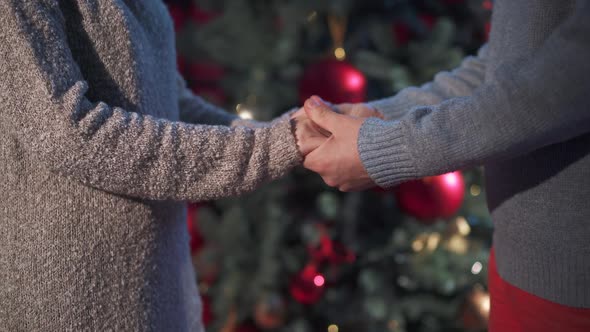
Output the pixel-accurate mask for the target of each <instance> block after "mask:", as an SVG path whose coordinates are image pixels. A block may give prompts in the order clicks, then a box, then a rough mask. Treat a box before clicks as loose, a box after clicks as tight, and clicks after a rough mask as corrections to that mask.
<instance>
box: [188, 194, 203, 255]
mask: <svg viewBox="0 0 590 332" xmlns="http://www.w3.org/2000/svg"><path fill="white" fill-rule="evenodd" d="M199 206H200V205H199V204H189V205H188V209H187V228H188V234H189V236H190V248H191V253H192V254H196V253H197V252H199V250H201V249H202V248H203V246H204V245H205V239H204V238H203V235H202V234H201V232H200V231H199V226H198V218H197V216H198V210H199Z"/></svg>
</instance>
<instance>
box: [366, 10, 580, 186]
mask: <svg viewBox="0 0 590 332" xmlns="http://www.w3.org/2000/svg"><path fill="white" fill-rule="evenodd" d="M578 6H579V7H578V8H577V10H576V11H575V12H574V13H573V14H572V15H571V16H570V17H569V18H568V19H567V20H565V21H564V22H563V23H562V24H561V25H560V26H559V27H557V28H556V29H555V30H554V31H553V33H552V34H551V35H550V36H549V37H548V38H547V39H546V40H545V42H544V43H543V45H542V46H541V47H540V48H539V49H537V50H536V51H535V52H534V53H533V54H532V55H530V56H529V57H526V58H522V59H517V60H513V61H507V62H506V63H504V64H503V65H502V66H500V67H499V68H498V69H497V70H495V71H494V73H493V77H494V78H493V79H489V80H487V81H486V83H485V84H483V85H482V86H481V87H480V88H478V89H477V90H476V91H475V92H474V93H473V95H471V96H467V97H457V98H452V99H449V100H446V101H444V102H442V103H440V104H437V105H433V106H418V107H415V108H413V109H412V110H411V111H410V112H409V113H408V114H407V115H405V116H404V117H403V118H401V119H400V120H398V121H390V122H387V121H380V120H377V119H369V120H366V121H365V122H364V124H363V126H362V127H361V130H360V134H359V140H358V148H359V153H360V156H361V160H362V161H363V164H364V166H365V168H366V169H367V171H368V173H369V174H370V176H371V177H372V178H373V180H374V181H375V182H376V183H377V184H379V185H380V186H384V187H388V186H393V185H395V184H397V183H400V182H402V181H405V180H409V179H413V178H418V177H423V176H429V175H435V174H441V173H444V172H448V171H452V170H456V169H462V168H466V167H471V166H475V165H480V164H484V163H486V162H488V161H492V160H498V159H506V158H510V157H514V156H518V155H522V154H526V153H528V152H531V151H534V150H537V149H539V148H542V147H544V146H548V145H551V144H555V143H558V142H564V141H567V140H569V139H572V138H575V137H577V136H579V135H581V134H584V133H587V132H589V131H590V112H589V111H588V91H590V62H589V61H588V59H589V58H590V19H589V18H590V3H589V2H587V1H580V2H578Z"/></svg>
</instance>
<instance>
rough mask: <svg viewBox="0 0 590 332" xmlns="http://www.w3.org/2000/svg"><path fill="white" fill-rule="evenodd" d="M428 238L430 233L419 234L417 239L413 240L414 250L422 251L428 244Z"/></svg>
mask: <svg viewBox="0 0 590 332" xmlns="http://www.w3.org/2000/svg"><path fill="white" fill-rule="evenodd" d="M427 238H428V235H426V234H420V235H418V236H417V237H416V239H414V241H412V250H414V252H419V251H422V249H424V247H425V246H426V240H427Z"/></svg>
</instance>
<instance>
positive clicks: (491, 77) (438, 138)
mask: <svg viewBox="0 0 590 332" xmlns="http://www.w3.org/2000/svg"><path fill="white" fill-rule="evenodd" d="M589 93H590V2H589V1H586V0H579V1H575V0H565V1H554V0H497V1H495V3H494V12H493V18H492V31H491V36H490V40H489V43H488V44H487V45H486V46H484V47H483V48H482V49H481V50H480V52H479V54H478V55H477V56H476V57H470V58H467V59H466V60H465V61H464V62H463V64H462V65H461V66H460V68H458V69H457V70H455V71H453V72H450V73H441V74H439V75H437V76H436V78H435V80H434V81H433V82H431V83H428V84H426V85H424V86H422V87H419V88H408V89H405V90H403V91H401V92H400V93H399V94H398V95H396V96H394V97H392V98H388V99H385V100H381V101H377V102H374V103H373V105H374V106H375V107H376V108H377V109H379V110H380V111H381V112H383V113H384V114H385V117H386V119H387V121H381V120H378V119H371V120H367V121H365V123H364V124H363V126H362V128H361V132H360V135H359V141H358V145H359V151H360V155H361V159H362V161H363V163H364V165H365V167H366V169H367V171H368V172H369V174H370V175H371V177H372V178H373V179H374V180H375V181H376V182H377V183H378V184H380V185H382V186H392V185H395V184H397V183H399V182H401V181H404V180H407V179H412V178H416V177H422V176H427V175H435V174H440V173H444V172H448V171H452V170H456V169H462V168H466V167H472V166H476V165H485V171H486V186H487V198H488V204H489V208H490V211H491V215H492V218H493V221H494V225H495V234H494V247H495V252H496V258H497V266H498V270H499V273H500V275H501V276H502V278H504V279H505V280H506V281H508V282H510V283H511V284H513V285H515V286H517V287H519V288H521V289H523V290H525V291H528V292H530V293H533V294H535V295H537V296H539V297H542V298H545V299H547V300H550V301H554V302H557V303H560V304H564V305H569V306H573V307H584V308H590V100H589V99H588V95H589Z"/></svg>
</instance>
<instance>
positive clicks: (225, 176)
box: [0, 1, 301, 201]
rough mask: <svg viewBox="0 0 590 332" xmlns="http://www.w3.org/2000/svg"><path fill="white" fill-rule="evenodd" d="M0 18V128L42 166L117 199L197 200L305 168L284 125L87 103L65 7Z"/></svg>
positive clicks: (8, 5)
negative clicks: (207, 120) (196, 120)
mask: <svg viewBox="0 0 590 332" xmlns="http://www.w3.org/2000/svg"><path fill="white" fill-rule="evenodd" d="M0 11H2V14H1V15H0V18H1V20H0V21H1V22H0V23H2V26H3V28H2V31H1V32H0V55H2V58H3V63H2V64H0V67H1V68H0V69H1V70H0V71H1V72H2V73H3V76H4V77H3V80H4V82H3V84H2V87H3V88H5V89H4V90H5V91H3V92H0V100H4V101H5V102H7V103H8V105H7V104H6V103H5V102H3V104H4V105H7V107H6V109H7V112H8V114H6V112H4V111H3V113H4V114H2V121H3V122H4V123H3V128H6V127H10V128H11V129H10V130H11V131H13V135H14V136H16V137H18V139H19V140H20V141H21V142H22V144H23V146H24V148H25V149H26V150H27V151H28V153H30V154H31V156H32V158H35V160H37V161H38V162H39V164H40V166H41V167H46V168H47V169H49V170H51V171H53V172H56V173H59V174H61V175H63V176H64V177H68V178H71V179H75V180H78V181H81V182H82V183H84V184H86V185H88V186H91V187H94V188H97V189H100V190H104V191H107V192H111V193H115V194H121V195H127V196H130V197H138V198H143V199H153V200H168V199H170V200H192V201H196V200H206V199H214V198H218V197H223V196H229V195H236V194H240V193H243V192H246V191H249V190H252V189H254V188H255V187H256V186H258V185H260V184H261V183H262V182H263V181H265V180H270V179H274V178H278V177H280V176H282V175H283V174H285V173H286V172H287V170H289V169H290V168H291V167H293V166H295V165H297V164H298V163H299V162H300V159H301V157H300V154H299V152H298V149H297V145H296V142H295V138H294V135H293V134H292V125H291V123H290V122H289V121H288V120H285V121H280V122H277V123H274V124H273V125H272V126H266V127H261V128H256V129H252V128H247V127H234V128H230V127H224V126H207V125H191V124H187V123H183V122H174V121H169V120H165V119H160V118H155V117H153V116H149V115H143V114H140V113H138V112H128V111H126V110H124V109H122V108H120V107H117V105H107V104H106V103H104V102H101V101H91V100H89V99H88V98H87V97H86V95H87V91H88V90H89V86H88V84H87V82H86V81H85V80H84V77H82V75H81V72H80V70H79V68H78V66H77V64H76V62H75V61H74V59H73V57H72V54H71V52H70V49H69V47H68V44H67V38H66V33H65V28H64V22H63V16H62V14H61V12H60V10H59V8H58V7H57V6H52V5H48V4H46V2H45V1H30V2H29V1H22V2H21V1H12V2H7V1H2V2H0ZM24 91H26V93H25V92H24Z"/></svg>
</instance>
